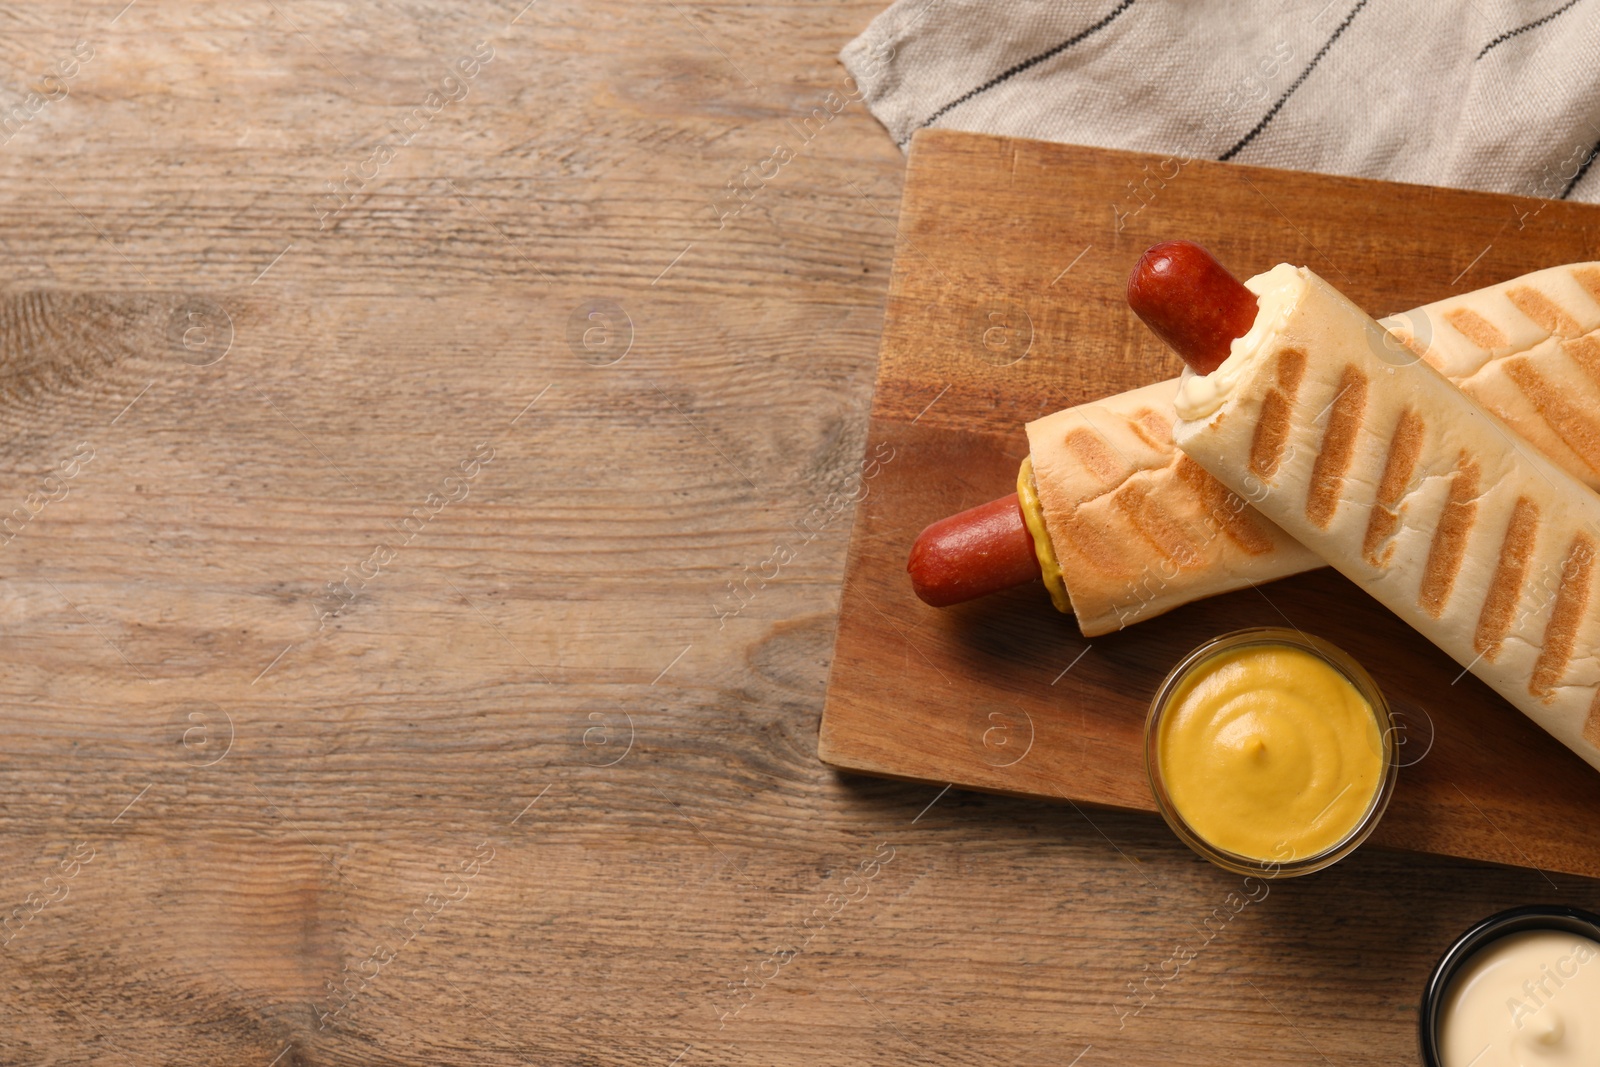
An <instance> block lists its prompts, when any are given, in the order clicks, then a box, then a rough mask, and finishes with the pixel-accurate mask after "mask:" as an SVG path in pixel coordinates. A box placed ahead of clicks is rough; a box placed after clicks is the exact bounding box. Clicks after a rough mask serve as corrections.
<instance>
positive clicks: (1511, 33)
mask: <svg viewBox="0 0 1600 1067" xmlns="http://www.w3.org/2000/svg"><path fill="white" fill-rule="evenodd" d="M1577 2H1578V0H1567V2H1566V3H1564V4H1562V5H1561V6H1560V7H1558V8H1556V9H1555V10H1554V11H1552V12H1550V14H1548V15H1546V16H1545V17H1544V18H1542V19H1534V20H1533V21H1532V22H1530V23H1528V24H1527V25H1526V26H1518V27H1517V28H1516V29H1514V30H1507V31H1506V32H1505V33H1502V34H1501V35H1500V36H1498V37H1496V38H1495V39H1494V40H1492V41H1490V42H1489V43H1488V44H1486V45H1484V46H1483V51H1481V52H1479V53H1478V57H1477V58H1478V59H1482V58H1483V57H1484V56H1486V55H1488V54H1489V49H1491V48H1494V47H1495V46H1496V45H1501V44H1504V43H1506V42H1507V41H1509V40H1511V38H1513V37H1515V36H1516V35H1517V34H1519V33H1527V32H1528V31H1529V30H1536V29H1538V28H1539V27H1540V26H1543V25H1544V24H1545V23H1547V22H1549V21H1550V20H1551V19H1553V18H1555V17H1556V16H1557V15H1559V14H1561V13H1562V12H1564V11H1566V10H1568V9H1569V8H1571V7H1572V6H1573V5H1574V4H1576V3H1577ZM1473 62H1477V59H1475V60H1473Z"/></svg>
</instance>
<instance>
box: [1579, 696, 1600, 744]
mask: <svg viewBox="0 0 1600 1067" xmlns="http://www.w3.org/2000/svg"><path fill="white" fill-rule="evenodd" d="M1583 739H1584V740H1585V741H1587V742H1589V743H1590V744H1591V745H1593V746H1594V747H1595V748H1600V689H1596V690H1595V693H1594V699H1593V700H1591V701H1590V702H1589V716H1588V718H1586V719H1584V720H1583Z"/></svg>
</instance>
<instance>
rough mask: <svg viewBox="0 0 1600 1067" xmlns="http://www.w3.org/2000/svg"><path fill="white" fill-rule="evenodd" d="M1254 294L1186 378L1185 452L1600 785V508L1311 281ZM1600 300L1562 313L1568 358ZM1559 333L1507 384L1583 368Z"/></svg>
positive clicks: (1589, 329)
mask: <svg viewBox="0 0 1600 1067" xmlns="http://www.w3.org/2000/svg"><path fill="white" fill-rule="evenodd" d="M1567 277H1568V278H1570V279H1571V280H1572V281H1573V283H1574V288H1575V289H1579V290H1580V291H1581V282H1579V281H1577V278H1576V275H1575V274H1574V273H1573V272H1572V271H1570V270H1569V272H1568V275H1567ZM1245 284H1246V285H1247V286H1248V287H1249V289H1250V290H1251V292H1253V293H1254V294H1255V295H1256V296H1257V299H1258V305H1259V306H1258V311H1257V313H1256V316H1255V318H1254V321H1253V322H1252V324H1251V326H1250V328H1249V330H1248V331H1247V332H1246V333H1245V335H1244V336H1243V337H1240V338H1238V339H1237V340H1235V341H1234V342H1233V343H1232V344H1231V346H1230V352H1229V355H1228V357H1227V358H1226V359H1225V360H1224V361H1223V362H1222V363H1221V364H1220V365H1217V366H1214V367H1211V368H1210V369H1208V370H1206V371H1204V372H1203V373H1202V371H1201V366H1203V365H1204V363H1203V362H1202V363H1201V364H1199V365H1196V364H1191V365H1190V367H1189V369H1188V370H1186V371H1185V373H1184V375H1183V377H1182V379H1181V380H1180V381H1181V384H1180V386H1179V389H1178V393H1177V396H1176V398H1175V400H1174V411H1175V413H1176V415H1177V422H1176V424H1175V426H1174V440H1175V441H1176V443H1177V446H1178V448H1179V449H1181V450H1182V452H1183V453H1184V454H1185V455H1186V456H1188V457H1189V458H1190V459H1192V460H1193V461H1194V462H1196V463H1198V464H1199V465H1200V466H1202V467H1204V468H1205V469H1206V470H1207V471H1209V472H1210V473H1211V474H1212V475H1213V476H1214V477H1215V478H1217V479H1218V480H1219V481H1221V482H1222V483H1223V484H1224V485H1227V486H1228V487H1229V488H1230V489H1231V490H1233V491H1234V492H1236V493H1245V492H1248V491H1250V489H1251V487H1252V484H1255V485H1258V486H1260V487H1261V492H1260V493H1259V494H1258V495H1256V496H1255V497H1254V498H1253V502H1254V503H1255V505H1256V507H1257V508H1258V509H1259V510H1260V511H1261V512H1262V513H1263V514H1264V515H1266V516H1267V517H1268V518H1270V519H1271V520H1272V521H1274V522H1275V523H1277V524H1278V525H1279V527H1281V528H1282V529H1283V530H1285V531H1286V532H1288V533H1289V534H1291V535H1293V536H1294V537H1295V538H1296V539H1297V540H1298V541H1300V542H1301V543H1302V544H1303V545H1305V546H1306V547H1307V548H1310V549H1311V550H1313V551H1315V552H1316V553H1317V555H1319V556H1320V557H1321V558H1322V559H1324V560H1325V561H1326V562H1328V563H1329V564H1331V565H1332V566H1333V567H1335V568H1336V569H1338V570H1339V571H1340V572H1341V573H1343V574H1344V575H1345V576H1346V577H1348V578H1350V579H1351V580H1352V581H1354V582H1356V583H1357V584H1358V585H1360V586H1362V587H1363V588H1364V589H1365V590H1366V591H1367V592H1368V593H1370V594H1371V595H1372V596H1373V597H1374V598H1375V599H1377V600H1378V601H1379V602H1381V603H1382V604H1384V605H1385V606H1386V607H1388V608H1389V609H1390V610H1391V611H1393V612H1394V613H1395V614H1396V615H1398V616H1400V618H1402V619H1403V620H1405V621H1406V622H1407V623H1409V624H1410V625H1411V626H1412V627H1413V628H1415V629H1416V630H1417V631H1418V632H1420V633H1421V634H1422V635H1423V636H1425V637H1427V638H1428V639H1429V640H1431V641H1432V642H1433V643H1434V644H1436V645H1437V646H1439V648H1441V649H1442V650H1443V651H1445V652H1446V653H1447V654H1449V655H1450V656H1451V657H1452V658H1453V659H1454V660H1455V661H1456V662H1457V663H1459V664H1461V666H1462V667H1463V668H1465V669H1466V670H1469V671H1471V672H1472V673H1473V674H1475V675H1477V676H1478V677H1479V678H1481V679H1482V680H1483V681H1484V682H1485V683H1487V684H1488V685H1489V686H1490V687H1491V688H1493V689H1494V690H1495V691H1496V692H1498V693H1499V694H1500V695H1501V696H1503V697H1504V698H1505V699H1506V700H1508V701H1509V702H1510V703H1511V704H1513V705H1514V706H1516V707H1517V708H1518V709H1520V710H1521V711H1522V712H1523V713H1525V714H1526V715H1527V716H1528V717H1529V718H1531V719H1533V720H1534V721H1535V722H1536V723H1538V724H1539V725H1540V726H1542V727H1544V728H1545V729H1546V730H1548V731H1549V732H1550V733H1551V734H1552V735H1554V736H1555V737H1556V738H1557V739H1558V740H1560V741H1561V742H1562V743H1563V744H1565V745H1567V746H1568V747H1569V748H1571V749H1572V750H1573V751H1574V752H1576V753H1577V754H1578V755H1580V756H1581V757H1583V758H1584V759H1585V760H1587V761H1588V762H1589V763H1590V764H1592V765H1593V766H1595V767H1596V768H1600V612H1596V611H1595V610H1594V609H1593V608H1594V605H1595V604H1596V603H1600V590H1597V589H1596V585H1597V582H1600V568H1596V567H1595V565H1594V564H1595V558H1596V555H1597V554H1600V496H1597V495H1596V494H1595V493H1594V492H1593V491H1591V489H1590V488H1589V487H1588V486H1587V485H1585V484H1584V482H1582V481H1580V480H1579V479H1578V478H1577V477H1576V476H1574V474H1573V473H1571V472H1570V471H1568V470H1566V469H1564V468H1563V467H1561V466H1558V465H1557V464H1556V463H1554V462H1551V460H1550V459H1549V458H1547V457H1546V456H1544V455H1542V454H1540V453H1538V452H1536V451H1535V450H1534V448H1533V447H1531V445H1529V444H1528V442H1526V441H1524V440H1522V439H1520V438H1519V437H1518V436H1517V435H1516V433H1515V432H1514V430H1513V429H1512V427H1511V426H1509V425H1507V424H1506V423H1505V422H1504V421H1503V420H1501V419H1500V418H1498V417H1496V416H1495V415H1494V414H1493V413H1491V412H1490V411H1488V410H1486V409H1485V408H1483V407H1481V406H1479V405H1478V404H1477V403H1476V402H1474V400H1473V399H1472V398H1471V396H1469V395H1467V394H1466V393H1465V392H1463V391H1462V389H1461V388H1458V387H1457V386H1456V385H1455V384H1454V383H1452V382H1451V380H1450V379H1449V378H1447V377H1445V376H1444V375H1443V374H1441V373H1440V372H1439V371H1438V370H1436V369H1435V368H1434V367H1433V366H1431V365H1430V364H1429V363H1428V362H1425V361H1424V360H1422V359H1419V358H1417V357H1416V356H1415V355H1414V354H1413V352H1412V351H1411V350H1410V349H1408V348H1406V347H1402V346H1400V345H1397V344H1395V343H1394V335H1393V334H1391V333H1389V332H1388V331H1386V329H1385V328H1384V327H1383V326H1382V325H1380V324H1379V323H1377V322H1375V321H1373V320H1372V319H1370V318H1368V317H1367V316H1366V314H1365V313H1364V312H1362V311H1361V309H1360V308H1358V307H1356V305H1355V304H1353V303H1351V302H1350V301H1349V300H1348V299H1346V298H1345V297H1344V296H1343V295H1342V294H1340V293H1339V292H1338V291H1337V290H1335V289H1334V288H1333V287H1332V286H1331V285H1329V284H1328V283H1327V282H1326V281H1324V280H1323V279H1322V278H1320V277H1318V276H1317V275H1316V274H1315V273H1313V272H1312V271H1310V270H1308V269H1307V268H1305V267H1293V266H1291V265H1289V264H1287V263H1282V264H1279V265H1278V266H1276V267H1274V268H1273V269H1272V270H1270V271H1268V272H1266V273H1264V274H1258V275H1256V276H1255V277H1254V278H1251V279H1250V280H1249V281H1248V282H1246V283H1245ZM1546 288H1547V290H1548V287H1546ZM1175 291H1178V290H1176V289H1171V290H1168V292H1175ZM1572 295H1573V296H1574V297H1576V296H1577V295H1578V294H1576V293H1574V294H1572ZM1597 297H1600V292H1591V293H1587V294H1583V299H1582V300H1581V301H1578V300H1576V299H1574V300H1573V301H1571V302H1569V306H1568V308H1567V309H1566V310H1564V311H1563V312H1562V315H1563V316H1565V321H1563V320H1562V319H1561V318H1558V317H1557V316H1555V315H1553V314H1547V315H1546V317H1547V319H1548V321H1549V322H1550V324H1551V325H1553V326H1556V327H1559V328H1560V329H1561V330H1564V331H1566V332H1567V333H1569V334H1570V335H1571V336H1570V337H1569V338H1568V339H1567V341H1566V344H1567V345H1568V346H1570V345H1571V344H1572V343H1573V342H1577V341H1580V340H1581V341H1585V342H1587V343H1589V344H1592V343H1593V342H1594V341H1595V340H1596V339H1597V338H1596V337H1595V334H1594V330H1595V327H1596V325H1600V301H1597ZM1156 299H1157V301H1158V302H1160V301H1161V300H1163V299H1165V298H1164V297H1162V296H1158V297H1157V298H1156ZM1514 299H1515V298H1512V297H1510V296H1509V295H1508V297H1507V300H1508V301H1513V302H1514ZM1574 305H1575V306H1576V309H1577V314H1572V313H1571V312H1572V310H1573V306H1574ZM1536 306H1537V308H1538V310H1539V311H1540V312H1549V310H1550V308H1549V307H1548V306H1545V305H1536ZM1187 313H1188V312H1187V310H1186V308H1185V306H1184V305H1183V303H1182V302H1181V301H1178V302H1175V303H1172V304H1170V305H1167V306H1163V307H1161V308H1160V316H1159V318H1160V321H1161V322H1162V324H1163V328H1164V329H1167V330H1170V331H1173V332H1175V333H1177V334H1178V335H1180V336H1181V335H1182V333H1183V332H1184V326H1183V320H1184V317H1185V315H1186V314H1187ZM1524 314H1525V315H1527V321H1529V322H1533V321H1534V319H1533V318H1532V315H1531V314H1528V313H1527V312H1524ZM1485 321H1487V320H1485ZM1585 323H1586V324H1587V325H1585ZM1195 329H1196V333H1197V335H1198V336H1206V335H1208V334H1209V331H1210V329H1211V327H1210V325H1209V322H1208V321H1205V320H1203V319H1197V320H1196V323H1195ZM1457 330H1458V332H1460V329H1459V327H1458V328H1457ZM1551 333H1552V334H1555V331H1551ZM1503 336H1504V335H1503V334H1502V337H1503ZM1555 336H1556V339H1555V340H1554V341H1551V337H1550V336H1549V335H1547V336H1546V337H1545V339H1544V341H1549V342H1550V344H1549V351H1548V352H1545V353H1543V354H1542V357H1541V359H1536V358H1534V357H1533V350H1532V349H1530V350H1529V351H1528V352H1526V353H1524V354H1523V355H1521V356H1519V357H1518V358H1519V359H1524V360H1525V362H1527V363H1529V364H1538V365H1537V366H1534V367H1531V368H1530V367H1526V366H1525V367H1523V369H1522V370H1521V371H1518V370H1509V371H1507V373H1508V375H1510V376H1511V377H1512V378H1513V379H1515V378H1516V377H1517V375H1519V374H1523V373H1524V372H1531V373H1537V374H1541V375H1543V374H1550V373H1552V371H1553V367H1554V366H1561V365H1564V364H1562V363H1561V360H1563V359H1564V360H1574V361H1577V363H1578V365H1579V366H1581V365H1582V362H1581V361H1582V359H1583V358H1585V353H1587V352H1589V349H1588V348H1586V347H1585V346H1584V344H1579V345H1578V351H1577V352H1576V354H1575V353H1574V352H1572V351H1570V350H1568V349H1564V347H1563V341H1562V340H1561V339H1560V337H1559V334H1555ZM1414 339H1415V334H1413V340H1414ZM1482 339H1484V340H1492V338H1490V337H1489V336H1488V335H1487V334H1486V333H1485V334H1484V336H1483V338H1482ZM1505 340H1507V342H1508V344H1507V345H1506V347H1507V348H1508V349H1509V348H1510V347H1511V345H1510V344H1509V338H1505ZM1544 341H1541V342H1539V343H1541V344H1542V343H1544ZM1480 347H1481V346H1480ZM1535 347H1537V346H1535ZM1182 351H1183V349H1182V348H1180V352H1182ZM1558 356H1559V357H1560V358H1559V359H1558V358H1557V357H1558ZM1485 362H1486V361H1485ZM1514 366H1515V365H1514ZM1480 369H1481V367H1480ZM1582 379H1583V375H1582V374H1581V372H1579V373H1574V374H1573V375H1571V376H1569V377H1565V378H1561V379H1559V380H1557V381H1556V382H1555V383H1554V387H1555V388H1558V389H1561V390H1566V391H1572V392H1577V391H1581V390H1582V389H1583V388H1584V387H1585V383H1584V381H1583V380H1582ZM1525 380H1527V379H1525ZM1593 384H1594V383H1589V385H1590V386H1592V385H1593ZM1526 395H1528V396H1529V397H1530V398H1537V397H1538V396H1539V395H1540V394H1538V393H1537V392H1536V391H1531V390H1530V391H1529V392H1528V393H1527V394H1526ZM1541 416H1542V417H1544V418H1546V420H1547V421H1548V419H1549V418H1550V417H1554V418H1556V419H1557V423H1558V424H1559V415H1557V414H1556V413H1555V412H1552V411H1550V410H1549V409H1546V410H1545V411H1543V412H1541ZM1561 429H1562V428H1561V427H1560V426H1559V425H1557V427H1556V430H1555V432H1556V433H1557V435H1558V436H1560V434H1561ZM1565 431H1566V433H1567V434H1575V433H1576V432H1577V431H1576V430H1575V429H1574V428H1573V427H1571V426H1567V427H1565Z"/></svg>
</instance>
